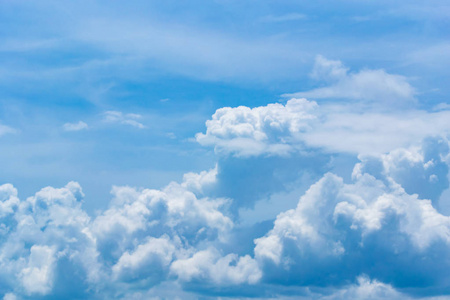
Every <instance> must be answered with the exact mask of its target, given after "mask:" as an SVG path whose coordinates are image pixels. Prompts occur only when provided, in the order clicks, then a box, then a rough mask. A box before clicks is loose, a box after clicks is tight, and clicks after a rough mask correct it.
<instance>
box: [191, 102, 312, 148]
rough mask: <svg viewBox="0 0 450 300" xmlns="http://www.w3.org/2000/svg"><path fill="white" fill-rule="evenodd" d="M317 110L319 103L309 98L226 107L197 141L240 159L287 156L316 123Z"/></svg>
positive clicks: (208, 122) (198, 136)
mask: <svg viewBox="0 0 450 300" xmlns="http://www.w3.org/2000/svg"><path fill="white" fill-rule="evenodd" d="M316 109H317V104H316V103H315V102H310V101H307V100H306V99H291V100H289V101H288V102H287V103H286V105H282V104H280V103H275V104H269V105H267V106H261V107H256V108H253V109H251V108H248V107H245V106H239V107H236V108H231V107H224V108H221V109H218V110H217V111H216V112H215V114H214V115H213V116H212V119H211V120H208V121H206V133H205V134H203V133H198V134H197V135H196V139H197V141H198V142H199V143H200V144H202V145H214V146H215V150H216V151H217V152H224V153H235V154H236V155H238V156H252V155H259V154H269V155H270V154H278V155H286V154H289V153H290V152H291V151H292V150H293V148H294V147H295V146H297V145H295V136H296V135H299V134H300V133H302V132H305V131H307V130H308V129H310V128H311V126H312V124H313V123H314V122H315V121H316V119H317V116H316V114H315V110H316Z"/></svg>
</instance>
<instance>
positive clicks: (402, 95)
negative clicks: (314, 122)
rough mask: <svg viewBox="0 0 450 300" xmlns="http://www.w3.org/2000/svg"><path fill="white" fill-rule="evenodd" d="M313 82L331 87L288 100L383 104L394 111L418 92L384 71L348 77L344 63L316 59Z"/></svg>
mask: <svg viewBox="0 0 450 300" xmlns="http://www.w3.org/2000/svg"><path fill="white" fill-rule="evenodd" d="M311 76H312V77H313V78H314V79H317V80H321V81H325V82H328V83H330V85H329V86H327V87H321V88H317V89H313V90H310V91H306V92H299V93H294V94H286V96H287V97H307V98H313V99H320V98H346V99H354V100H363V101H370V102H381V103H383V104H389V105H390V106H391V107H392V106H395V105H398V104H399V103H400V104H401V103H402V102H407V103H408V102H409V103H411V102H412V101H413V100H414V95H415V90H414V88H413V87H412V86H411V85H410V84H409V83H408V81H407V80H406V78H405V77H403V76H400V75H393V74H389V73H387V72H386V71H384V70H369V69H366V70H361V71H359V72H357V73H348V69H347V68H346V67H344V65H343V64H342V62H340V61H334V60H328V59H326V58H324V57H323V56H320V55H319V56H317V57H316V63H315V65H314V69H313V71H312V73H311Z"/></svg>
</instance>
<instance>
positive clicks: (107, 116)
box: [103, 110, 145, 129]
mask: <svg viewBox="0 0 450 300" xmlns="http://www.w3.org/2000/svg"><path fill="white" fill-rule="evenodd" d="M141 118H142V116H141V115H139V114H124V113H122V112H120V111H112V110H111V111H107V112H105V113H104V118H103V120H104V121H105V122H108V123H117V124H123V125H130V126H133V127H136V128H139V129H143V128H145V126H144V124H142V123H140V122H138V121H137V120H139V119H141Z"/></svg>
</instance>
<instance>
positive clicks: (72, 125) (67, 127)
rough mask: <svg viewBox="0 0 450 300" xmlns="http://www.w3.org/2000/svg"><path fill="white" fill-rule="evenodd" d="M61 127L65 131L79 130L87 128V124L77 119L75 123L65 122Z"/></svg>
mask: <svg viewBox="0 0 450 300" xmlns="http://www.w3.org/2000/svg"><path fill="white" fill-rule="evenodd" d="M63 128H64V130H65V131H80V130H86V129H89V126H88V124H86V123H85V122H83V121H79V122H77V123H65V124H64V125H63Z"/></svg>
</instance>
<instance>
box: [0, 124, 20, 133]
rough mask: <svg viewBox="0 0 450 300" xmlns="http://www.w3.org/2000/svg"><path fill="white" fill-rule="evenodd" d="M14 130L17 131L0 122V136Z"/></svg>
mask: <svg viewBox="0 0 450 300" xmlns="http://www.w3.org/2000/svg"><path fill="white" fill-rule="evenodd" d="M16 132H17V130H16V129H14V128H12V127H9V126H6V125H2V124H0V136H2V135H5V134H8V133H16Z"/></svg>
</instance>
